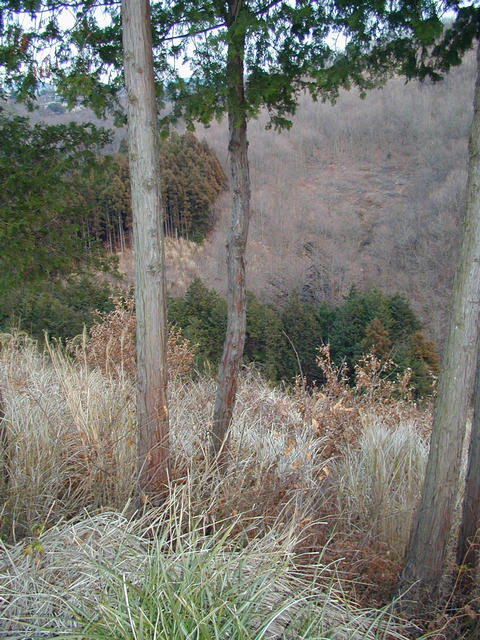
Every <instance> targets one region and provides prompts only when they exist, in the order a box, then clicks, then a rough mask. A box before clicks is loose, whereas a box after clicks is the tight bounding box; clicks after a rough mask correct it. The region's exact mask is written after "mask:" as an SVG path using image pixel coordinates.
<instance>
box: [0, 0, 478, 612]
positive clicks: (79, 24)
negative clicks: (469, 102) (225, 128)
mask: <svg viewBox="0 0 480 640" xmlns="http://www.w3.org/2000/svg"><path fill="white" fill-rule="evenodd" d="M101 6H102V9H100V8H99V6H97V5H96V3H95V2H94V1H92V2H87V3H78V4H74V5H73V7H72V5H70V3H65V2H62V1H60V0H58V1H57V0H52V1H49V2H47V3H45V4H44V3H42V2H40V1H39V2H36V3H34V4H33V5H32V3H31V2H22V1H20V0H19V1H18V2H14V3H11V2H2V3H1V4H0V10H1V18H2V19H1V22H0V24H1V27H2V31H1V46H0V60H1V61H2V63H3V76H2V82H3V84H4V87H5V88H6V89H10V88H14V89H15V91H16V95H17V96H18V97H19V98H20V99H25V100H27V101H28V100H32V99H33V97H34V95H35V89H36V86H37V85H38V82H39V80H40V76H41V75H42V74H44V73H46V74H48V75H49V76H51V77H52V81H55V82H56V83H57V86H58V90H59V91H60V92H61V93H62V95H63V96H64V97H65V99H66V100H68V101H69V103H70V105H71V106H73V105H74V104H76V102H77V101H78V100H80V101H82V102H83V103H85V104H90V105H92V106H93V108H94V109H95V110H96V112H97V113H102V112H104V111H105V109H106V108H112V109H114V110H115V111H116V114H117V116H118V117H119V118H120V117H121V116H122V114H121V110H120V109H119V104H118V89H119V87H120V86H122V85H123V79H122V72H123V71H124V72H125V87H126V95H127V105H128V108H127V112H128V123H129V165H130V175H131V193H132V210H133V229H134V248H135V259H136V277H137V280H136V313H137V352H138V357H137V363H138V374H137V378H138V380H137V383H138V399H137V411H138V428H139V443H140V444H139V469H140V472H141V474H140V475H141V478H142V479H141V482H140V486H141V487H143V489H145V490H147V488H148V491H150V492H151V493H152V495H153V494H154V493H155V491H160V488H161V487H163V486H164V484H165V482H166V477H167V472H168V408H167V400H166V380H167V377H166V346H165V345H166V310H165V287H164V258H163V222H164V220H163V212H162V207H161V183H160V167H159V152H158V147H159V140H158V128H159V124H163V125H166V124H167V123H168V122H171V121H172V120H174V119H176V118H178V117H179V116H183V117H184V118H185V122H186V124H187V126H188V127H191V126H193V123H194V122H195V121H199V122H202V123H204V124H208V123H209V122H210V121H211V120H212V118H214V117H217V118H218V117H221V116H222V115H223V114H226V115H227V118H228V124H229V146H228V149H229V172H230V188H231V192H232V222H231V228H230V233H229V236H228V239H227V261H228V287H227V292H228V293H227V303H226V304H227V327H226V338H225V343H224V348H223V353H222V356H221V358H220V365H219V373H218V391H217V399H216V403H215V409H214V415H213V429H212V444H213V447H214V450H215V452H216V453H218V452H220V451H221V450H223V453H225V452H226V451H227V449H228V446H227V445H228V429H229V424H230V420H231V416H232V412H233V407H234V403H235V394H236V386H237V378H238V372H239V368H240V364H241V362H242V357H243V352H244V344H245V336H246V328H247V315H246V314H247V311H246V300H247V296H246V281H245V246H246V242H247V236H248V223H249V216H250V180H249V167H248V142H247V122H248V120H249V118H251V117H254V116H255V115H256V114H258V112H259V110H260V109H261V108H266V109H267V110H268V111H269V112H270V114H271V125H272V126H274V127H280V128H281V127H285V126H289V125H290V119H291V116H292V115H293V114H294V112H295V108H296V105H297V99H298V95H299V93H301V92H303V91H309V92H310V93H311V95H312V96H313V97H314V98H318V97H320V98H322V99H335V97H336V95H337V94H338V91H339V89H340V87H346V88H349V87H350V86H351V85H356V86H358V87H359V88H360V90H361V91H362V92H364V91H366V90H367V89H370V88H372V87H374V86H378V84H381V83H382V82H383V81H384V80H385V78H386V77H387V76H388V75H389V74H391V73H394V72H396V73H399V74H402V75H405V76H406V77H407V78H415V77H419V78H421V79H424V78H432V79H434V80H439V79H440V78H441V76H440V74H441V73H442V72H444V71H448V69H449V68H450V67H451V66H452V65H454V64H458V63H459V62H460V61H461V57H462V55H463V53H464V52H465V51H466V50H468V49H469V48H471V47H472V45H473V43H474V42H477V41H478V38H479V36H480V26H479V25H480V20H479V12H478V8H477V7H476V5H475V4H472V5H464V4H461V3H459V2H457V1H456V0H452V1H448V2H446V3H444V4H443V6H440V5H438V4H437V3H433V2H429V1H427V2H418V1H416V0H415V1H411V0H403V1H400V2H397V3H395V4H394V5H391V4H390V3H384V2H376V1H375V2H356V1H352V2H341V3H332V4H325V3H321V2H316V1H315V2H309V1H307V0H297V1H296V2H293V3H292V2H289V1H288V2H283V1H281V0H279V1H278V2H277V1H274V2H267V3H264V2H261V1H258V2H257V1H255V0H251V1H250V0H227V1H226V2H203V3H198V2H195V1H193V0H192V1H184V0H183V1H181V2H180V1H179V2H165V3H164V2H153V3H152V11H151V23H150V4H149V3H148V2H147V0H142V1H141V2H136V3H134V2H133V1H132V0H123V2H122V15H120V14H119V12H118V6H117V4H116V3H114V2H112V3H110V2H107V3H102V5H101ZM66 7H69V8H73V11H74V26H73V28H70V29H68V31H62V28H61V18H62V13H63V12H64V11H65V9H66ZM447 9H450V10H452V11H454V19H453V23H452V25H451V26H450V27H449V28H447V29H444V26H443V24H442V21H441V13H440V12H441V11H444V10H447ZM99 12H103V13H102V20H100V19H99V16H100V14H101V13H99ZM26 16H28V17H29V19H30V23H28V21H26V22H25V20H23V21H22V19H23V18H25V17H26ZM24 24H27V26H26V27H25V26H23V25H24ZM30 24H31V26H30ZM122 29H123V30H122ZM334 35H337V36H340V37H341V38H342V40H344V41H345V46H344V48H343V49H342V50H335V49H334V48H332V47H331V46H330V45H329V42H332V39H331V37H332V36H334ZM122 42H123V44H122ZM41 47H43V48H44V49H45V48H48V50H49V54H48V59H49V62H48V64H47V65H46V66H45V67H40V68H39V65H38V58H39V48H41ZM178 59H180V60H181V61H182V62H188V63H189V65H190V71H191V77H190V78H189V79H185V78H184V77H181V76H180V75H179V74H178V68H177V66H176V62H177V60H178ZM172 60H173V62H174V64H173V65H172ZM40 72H41V73H40ZM106 78H108V81H105V79H106ZM160 79H162V80H163V82H157V84H155V81H156V80H157V81H158V80H160ZM479 83H480V81H478V80H477V87H476V94H478V93H479V90H480V89H479V86H480V84H479ZM166 97H168V98H169V99H170V100H171V101H172V104H173V107H172V108H171V109H170V110H169V111H167V113H166V115H165V116H164V117H163V119H162V120H161V121H160V122H159V119H158V111H159V106H160V103H161V102H162V100H163V99H165V98H166ZM478 109H479V96H478V95H476V98H475V116H474V121H473V125H472V132H471V137H470V158H469V180H468V184H467V202H466V216H465V229H464V242H463V246H462V250H461V253H460V258H459V262H458V269H457V274H456V279H455V283H454V287H453V296H452V309H451V311H452V316H451V326H450V331H449V335H448V340H447V343H446V345H445V354H444V359H443V363H442V372H441V375H440V381H439V387H438V398H437V402H436V409H435V419H434V425H433V433H432V444H431V448H430V457H429V462H428V467H427V472H426V480H425V486H424V491H423V497H422V501H421V504H420V507H419V510H418V514H417V520H416V524H415V527H414V531H413V535H412V539H411V544H410V549H409V552H408V554H407V559H406V565H405V569H404V573H403V576H402V579H401V582H400V586H401V587H402V588H404V587H410V586H412V585H415V590H414V592H415V593H416V594H418V599H419V600H420V599H423V598H424V597H425V596H431V595H432V594H436V593H437V592H438V588H439V584H440V581H441V578H442V575H443V572H444V565H445V557H446V551H447V542H448V539H449V535H450V528H451V522H452V517H453V509H454V504H455V500H456V497H457V494H458V481H459V471H460V465H461V454H462V447H463V440H464V434H465V425H466V419H467V413H468V408H469V405H470V402H471V398H472V394H473V389H474V380H475V370H476V361H477V354H478V342H479V334H478V319H479V318H478V316H479V304H480V291H479V288H478V287H479V282H480V278H479V275H480V274H479V273H478V268H479V262H480V257H479V256H478V247H479V246H480V238H479V229H480V226H479V222H480V219H479V215H478V212H479V203H478V192H479V185H478V174H479V167H478V162H479V146H478V145H479V136H480V130H479V126H480V125H479V122H478V116H479V114H478ZM74 133H75V132H74V131H73V130H71V131H70V132H66V131H64V135H65V136H66V139H67V140H70V142H72V141H73V139H74ZM75 135H76V133H75ZM50 136H51V138H52V139H55V134H54V132H50V133H49V137H50ZM87 138H88V136H87ZM97 139H98V138H97ZM61 145H62V141H61V140H60V139H59V138H57V142H55V143H54V145H53V148H54V150H55V149H56V148H57V146H60V147H61ZM47 146H48V143H47ZM83 152H85V153H86V150H84V151H82V153H81V157H80V160H81V162H83ZM69 157H70V158H71V159H75V158H76V153H75V150H74V149H73V147H72V152H71V153H70V156H69ZM77 170H78V167H74V168H73V169H72V175H74V174H75V172H76V171H77ZM41 195H42V194H41ZM43 196H45V197H47V201H46V202H45V203H44V204H43V203H42V205H41V206H39V205H38V203H36V204H35V206H34V207H33V208H32V211H33V218H32V219H30V221H29V217H28V215H26V217H25V221H26V223H27V224H30V223H33V224H35V223H36V221H37V212H38V211H40V212H42V211H45V212H47V215H49V216H50V218H49V219H48V220H47V228H48V229H49V230H51V229H54V228H55V225H56V223H57V219H56V218H55V216H53V217H51V210H50V205H49V202H48V197H49V193H48V192H47V193H43V195H42V197H43ZM11 197H13V198H15V194H11ZM60 214H61V212H60ZM177 217H178V216H177ZM39 219H40V220H41V217H40V218H39ZM25 221H24V224H25ZM179 224H180V226H181V225H182V223H181V222H179ZM21 227H22V224H21V223H20V224H19V226H18V235H17V229H16V227H15V225H13V226H12V225H11V224H10V225H6V227H5V229H6V231H2V234H3V236H4V237H5V238H6V239H8V238H11V239H12V247H13V246H14V244H15V240H16V238H20V237H21V233H22V228H21ZM71 231H73V230H71ZM38 233H39V234H40V236H41V237H42V242H43V241H44V243H45V246H46V247H47V249H48V246H49V245H48V242H49V238H48V233H47V235H46V237H44V236H45V228H44V226H40V228H38ZM70 236H71V237H72V238H75V239H76V240H78V234H75V233H72V232H71V233H70ZM46 253H47V252H46ZM48 253H49V255H48V256H47V255H45V260H46V264H47V263H48V264H49V268H50V269H52V271H53V272H57V271H58V270H59V269H61V268H64V264H63V260H62V258H61V256H60V257H59V256H57V255H55V252H52V251H50V252H48ZM72 254H73V247H72ZM47 257H48V258H51V263H49V262H48V260H47ZM77 261H78V259H77V260H76V263H77ZM67 262H68V261H67ZM19 266H20V267H21V266H22V263H20V265H19ZM24 266H25V268H26V270H27V271H28V259H27V261H26V264H25V265H24ZM33 271H35V269H33ZM7 273H8V274H9V275H8V277H9V278H12V277H13V278H15V277H18V270H17V271H16V269H7ZM353 298H354V296H353ZM350 302H351V304H352V305H354V304H355V303H356V302H357V301H355V300H354V299H353V300H351V301H350ZM385 304H386V305H387V307H388V305H389V303H388V299H387V301H386V302H385V301H384V302H383V303H382V304H380V313H378V314H376V315H375V316H373V317H372V316H371V315H369V314H368V313H367V312H366V313H365V318H366V320H367V322H366V324H364V325H362V326H363V329H362V330H361V331H360V330H359V326H360V325H359V324H358V323H357V317H356V316H355V315H354V314H352V313H350V314H349V311H348V310H346V311H344V313H343V319H342V313H340V315H339V318H340V319H339V321H338V325H337V326H336V327H335V326H334V325H332V328H331V332H332V344H333V345H334V346H335V340H337V341H338V343H340V342H341V338H340V336H342V331H343V332H344V333H349V334H350V352H349V353H347V354H346V355H347V358H348V359H350V360H351V361H352V362H353V361H354V360H355V358H356V357H357V354H358V350H359V349H365V348H367V347H368V346H370V344H372V345H373V343H374V342H375V343H376V348H377V349H379V350H380V352H381V353H380V355H383V354H384V353H386V352H387V351H388V350H389V349H390V348H395V336H394V332H395V328H394V318H393V316H392V311H391V309H390V310H389V313H387V311H388V308H387V307H386V306H385ZM367 307H368V305H367ZM312 322H313V320H312V318H311V317H308V318H305V331H306V332H307V333H308V332H310V331H311V328H312V324H311V323H312ZM414 324H415V323H414V322H413V321H412V326H411V328H412V331H413V332H415V331H416V330H417V329H418V327H414ZM260 326H261V325H260ZM258 328H259V325H258V322H257V333H258ZM287 329H288V327H287ZM334 329H335V330H336V331H337V333H335V331H334ZM398 330H399V331H400V330H403V327H402V326H401V323H400V328H399V329H398ZM260 333H261V332H260ZM284 333H285V334H286V338H287V342H288V343H289V344H290V346H292V345H294V340H295V336H293V337H292V335H289V332H288V331H284ZM290 333H292V331H290ZM259 335H260V334H259ZM413 336H416V337H412V334H409V339H410V342H411V347H410V348H411V349H412V350H413V351H414V352H416V353H417V355H418V354H421V353H423V354H429V351H430V349H429V346H428V345H427V344H426V343H425V342H424V341H423V342H422V339H421V338H420V337H419V336H418V334H416V333H413ZM357 338H359V339H360V342H358V340H357ZM252 339H253V335H252ZM358 344H359V345H360V346H359V347H358ZM247 348H248V344H247ZM250 348H251V349H252V353H253V352H254V351H255V350H256V349H258V346H257V347H255V344H254V342H253V341H251V344H250ZM421 359H422V360H424V361H425V363H427V362H428V361H430V362H428V364H430V366H432V365H433V363H434V361H435V358H434V356H433V355H432V354H430V355H428V356H426V357H423V356H422V358H421ZM474 425H475V428H474V429H473V434H474V435H473V437H474V438H477V437H478V425H477V423H476V422H474ZM473 444H475V440H473ZM476 456H477V448H476V447H475V446H473V445H472V447H471V449H470V457H471V460H476ZM470 468H471V469H475V468H477V467H476V465H475V463H474V464H473V465H471V467H470ZM472 474H473V476H474V475H475V474H474V472H473V471H472V472H471V473H470V471H469V473H468V475H467V487H468V489H469V490H470V489H471V488H472V489H473V488H474V482H473V479H474V478H473V477H472ZM474 495H475V492H474ZM469 496H470V493H467V500H466V503H465V505H466V507H465V511H464V520H465V521H467V520H470V521H471V520H472V518H475V517H476V515H475V512H474V511H472V509H471V508H470V507H469ZM473 524H474V527H473V529H475V525H476V524H478V523H473ZM465 530H468V529H462V531H465ZM462 535H463V536H465V534H463V533H462ZM467 535H469V534H467ZM464 546H465V545H463V546H462V545H460V546H459V549H462V548H464ZM459 553H461V552H459Z"/></svg>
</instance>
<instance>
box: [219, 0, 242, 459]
mask: <svg viewBox="0 0 480 640" xmlns="http://www.w3.org/2000/svg"><path fill="white" fill-rule="evenodd" d="M241 5H242V2H241V0H240V1H238V2H235V1H233V2H229V25H230V26H232V25H234V23H235V20H236V19H237V17H238V13H239V11H240V8H241ZM244 47H245V38H244V36H243V35H242V36H241V37H239V38H237V39H235V37H234V36H233V37H232V42H231V44H230V45H229V51H228V66H227V75H228V78H229V81H230V96H229V101H230V105H229V112H228V126H229V144H228V158H229V166H230V188H231V191H232V220H231V226H230V231H229V234H228V240H227V277H228V288H227V333H226V337H225V343H224V347H223V354H222V359H221V361H220V367H219V370H218V386H217V397H216V400H215V408H214V412H213V447H214V451H215V453H216V454H218V453H219V452H220V451H222V452H225V451H226V449H227V445H228V433H229V428H230V424H231V421H232V414H233V409H234V406H235V399H236V393H237V381H238V374H239V370H240V365H241V362H242V356H243V347H244V344H245V331H246V288H245V249H246V245H247V237H248V224H249V221H250V176H249V170H248V142H247V119H246V105H245V93H244V79H243V73H244V70H243V55H244Z"/></svg>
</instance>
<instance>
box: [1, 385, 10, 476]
mask: <svg viewBox="0 0 480 640" xmlns="http://www.w3.org/2000/svg"><path fill="white" fill-rule="evenodd" d="M0 446H1V452H0V463H2V462H3V472H2V481H1V483H2V484H3V487H4V488H5V489H8V485H9V482H10V463H9V459H8V430H7V421H6V419H5V406H4V401H3V394H2V389H1V388H0ZM0 488H1V485H0Z"/></svg>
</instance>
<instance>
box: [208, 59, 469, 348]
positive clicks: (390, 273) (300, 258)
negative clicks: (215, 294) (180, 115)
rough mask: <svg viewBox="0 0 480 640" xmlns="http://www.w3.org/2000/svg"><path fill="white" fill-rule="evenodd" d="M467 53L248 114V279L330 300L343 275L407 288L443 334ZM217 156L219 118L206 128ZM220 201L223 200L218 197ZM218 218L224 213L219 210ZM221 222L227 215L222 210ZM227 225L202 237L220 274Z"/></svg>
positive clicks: (221, 142)
mask: <svg viewBox="0 0 480 640" xmlns="http://www.w3.org/2000/svg"><path fill="white" fill-rule="evenodd" d="M472 90H473V64H472V60H471V59H468V60H467V62H466V63H465V64H464V65H463V66H462V67H461V68H460V69H457V70H455V71H454V72H452V73H451V74H450V75H449V76H448V77H447V78H446V79H445V80H444V81H443V82H441V83H438V84H435V85H432V84H431V83H425V84H420V83H409V84H405V83H404V81H403V80H401V79H393V80H391V81H390V82H388V84H387V86H386V87H385V88H383V89H380V90H378V91H374V92H371V93H369V94H368V95H367V97H366V99H365V100H361V99H360V98H359V97H358V96H357V95H355V94H354V93H353V92H352V93H343V94H342V95H341V96H340V99H339V100H338V102H337V104H336V105H334V106H332V105H329V104H315V103H313V102H312V101H310V100H307V99H305V100H304V101H303V102H302V104H301V107H300V108H299V110H298V113H297V115H296V117H295V120H294V125H293V127H292V129H291V130H290V131H288V132H283V133H282V134H276V133H274V132H271V131H266V130H265V123H266V118H261V119H260V120H258V121H255V122H252V123H251V124H250V126H249V139H250V166H251V175H252V208H253V218H252V222H251V232H250V240H249V250H248V287H249V288H250V289H252V290H253V291H254V292H255V293H256V294H257V295H260V296H261V297H263V298H266V299H274V300H281V299H282V297H283V296H284V295H285V294H286V293H287V292H288V291H289V290H290V289H292V288H294V287H296V288H297V289H299V290H300V291H301V292H302V294H303V296H305V298H307V299H313V300H317V301H322V300H326V301H328V302H338V300H339V298H340V297H341V296H342V295H343V294H345V293H346V292H347V291H348V289H349V287H350V285H351V284H352V283H356V284H357V285H358V286H360V287H367V286H368V285H372V284H375V285H378V286H380V288H383V289H384V290H385V291H387V292H399V293H405V294H406V295H407V296H408V298H409V299H410V300H411V302H412V304H413V306H414V309H415V311H416V312H417V314H418V316H419V317H420V319H421V321H422V322H423V323H424V324H425V326H426V328H427V331H428V332H429V333H430V334H431V335H432V337H434V338H435V339H436V340H439V339H440V337H441V336H442V334H443V330H444V326H445V321H446V316H447V311H448V297H449V291H450V284H451V277H452V275H453V267H454V263H455V255H456V248H457V243H458V237H459V231H460V219H461V215H462V201H463V191H464V186H465V182H466V149H467V138H468V128H469V126H470V121H471V113H472V111H471V104H472V97H471V96H472ZM205 135H206V137H207V140H208V143H209V144H210V145H211V146H212V147H213V148H214V149H215V151H216V152H217V154H218V155H219V156H220V158H221V159H222V161H225V157H224V156H225V149H226V144H225V136H224V135H223V130H222V128H221V127H220V126H218V125H217V126H214V127H212V128H211V129H210V130H207V131H206V132H205ZM221 204H222V206H228V200H225V203H223V202H222V203H221ZM223 219H224V220H225V219H226V216H224V218H223ZM224 224H226V223H225V222H224ZM223 234H224V229H220V228H219V229H217V231H216V232H215V234H214V236H213V237H212V239H211V242H212V250H211V256H212V261H213V262H214V266H213V267H211V269H210V271H209V272H207V273H206V275H207V274H208V278H209V279H210V284H211V285H215V286H216V287H219V286H221V284H222V282H223V278H222V276H217V277H215V276H216V274H217V273H220V270H221V265H222V260H223V257H222V256H221V254H222V252H221V251H220V250H219V248H218V247H219V245H223V244H224V241H223V237H224V235H223Z"/></svg>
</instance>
